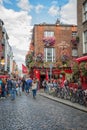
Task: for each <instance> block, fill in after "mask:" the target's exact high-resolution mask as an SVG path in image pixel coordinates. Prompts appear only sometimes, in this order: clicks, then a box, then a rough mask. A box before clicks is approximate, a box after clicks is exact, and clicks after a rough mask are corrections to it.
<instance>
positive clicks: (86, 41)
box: [83, 31, 87, 53]
mask: <svg viewBox="0 0 87 130" xmlns="http://www.w3.org/2000/svg"><path fill="white" fill-rule="evenodd" d="M83 46H84V53H87V31H85V32H84V45H83Z"/></svg>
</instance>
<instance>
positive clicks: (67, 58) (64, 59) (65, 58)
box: [61, 55, 69, 62]
mask: <svg viewBox="0 0 87 130" xmlns="http://www.w3.org/2000/svg"><path fill="white" fill-rule="evenodd" d="M61 60H62V61H63V62H65V61H68V60H69V56H68V55H62V56H61Z"/></svg>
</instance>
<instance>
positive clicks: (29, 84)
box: [25, 77, 32, 95]
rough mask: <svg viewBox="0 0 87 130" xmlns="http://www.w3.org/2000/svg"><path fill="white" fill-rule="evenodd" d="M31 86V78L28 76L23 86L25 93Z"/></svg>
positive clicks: (27, 92)
mask: <svg viewBox="0 0 87 130" xmlns="http://www.w3.org/2000/svg"><path fill="white" fill-rule="evenodd" d="M31 87H32V79H31V78H30V77H28V79H27V80H26V87H25V91H26V95H28V94H29V92H30V88H31Z"/></svg>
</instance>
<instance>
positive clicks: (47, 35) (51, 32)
mask: <svg viewBox="0 0 87 130" xmlns="http://www.w3.org/2000/svg"><path fill="white" fill-rule="evenodd" d="M53 36H54V32H53V31H44V37H53Z"/></svg>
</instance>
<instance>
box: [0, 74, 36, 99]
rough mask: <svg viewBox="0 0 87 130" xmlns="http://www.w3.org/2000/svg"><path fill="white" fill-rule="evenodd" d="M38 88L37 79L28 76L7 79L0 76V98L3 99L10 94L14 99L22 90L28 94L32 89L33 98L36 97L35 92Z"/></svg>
mask: <svg viewBox="0 0 87 130" xmlns="http://www.w3.org/2000/svg"><path fill="white" fill-rule="evenodd" d="M37 89H38V80H37V79H33V80H32V79H31V78H30V77H29V76H28V77H27V78H24V77H23V78H19V77H17V78H16V77H14V78H11V77H9V78H8V79H5V78H2V79H1V78H0V98H1V99H5V98H6V97H8V96H10V97H11V100H15V98H16V96H21V95H22V92H24V93H25V94H26V96H27V95H28V94H29V92H30V90H32V95H33V98H34V99H35V98H36V92H37Z"/></svg>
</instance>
